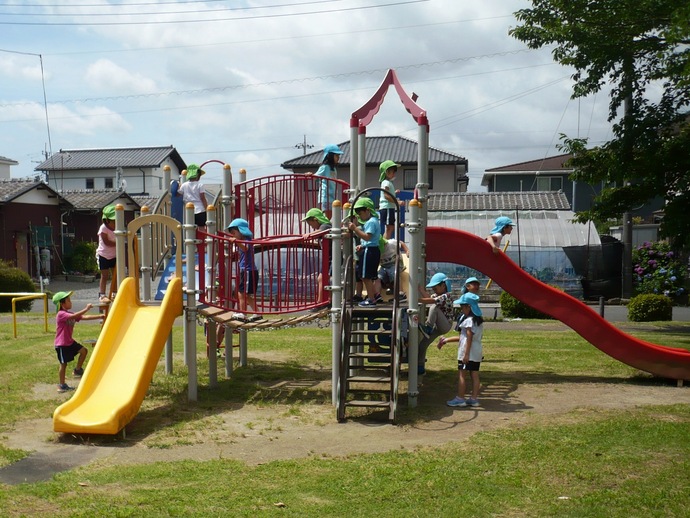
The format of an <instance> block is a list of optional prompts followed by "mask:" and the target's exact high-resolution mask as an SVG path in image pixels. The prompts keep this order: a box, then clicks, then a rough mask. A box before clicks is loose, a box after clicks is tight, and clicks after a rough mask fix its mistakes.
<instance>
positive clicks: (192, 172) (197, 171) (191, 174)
mask: <svg viewBox="0 0 690 518" xmlns="http://www.w3.org/2000/svg"><path fill="white" fill-rule="evenodd" d="M202 174H206V171H204V170H203V169H202V168H201V167H199V166H198V165H196V164H189V165H188V166H187V180H194V178H196V177H197V176H198V177H200V178H201V175H202Z"/></svg>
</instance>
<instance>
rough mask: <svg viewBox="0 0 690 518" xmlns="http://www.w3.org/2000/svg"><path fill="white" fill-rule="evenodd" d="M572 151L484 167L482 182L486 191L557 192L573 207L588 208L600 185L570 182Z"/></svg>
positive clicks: (575, 209)
mask: <svg viewBox="0 0 690 518" xmlns="http://www.w3.org/2000/svg"><path fill="white" fill-rule="evenodd" d="M570 158H572V155H571V154H563V155H556V156H550V157H544V158H540V159H537V160H529V161H526V162H519V163H517V164H510V165H505V166H501V167H494V168H492V169H487V170H486V171H484V175H483V176H482V185H483V186H484V187H486V188H487V190H488V191H489V192H505V191H508V192H558V191H561V192H563V193H564V194H565V196H566V198H567V199H568V203H570V206H571V207H572V209H573V211H575V212H578V211H583V210H587V209H589V208H590V207H591V205H592V198H593V197H594V196H595V195H596V194H598V193H599V192H600V191H601V186H592V185H589V184H586V183H583V182H573V181H572V180H571V179H570V175H571V174H572V172H573V168H572V167H570V166H569V165H568V160H570Z"/></svg>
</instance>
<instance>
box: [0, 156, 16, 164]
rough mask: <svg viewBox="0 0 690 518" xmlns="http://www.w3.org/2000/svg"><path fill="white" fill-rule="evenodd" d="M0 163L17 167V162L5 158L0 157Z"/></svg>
mask: <svg viewBox="0 0 690 518" xmlns="http://www.w3.org/2000/svg"><path fill="white" fill-rule="evenodd" d="M0 162H2V163H3V164H9V165H17V164H18V163H19V162H17V161H16V160H12V159H11V158H7V157H6V156H2V155H0Z"/></svg>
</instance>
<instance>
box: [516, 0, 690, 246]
mask: <svg viewBox="0 0 690 518" xmlns="http://www.w3.org/2000/svg"><path fill="white" fill-rule="evenodd" d="M532 6H533V7H532V8H530V9H523V10H520V11H518V12H517V13H516V17H517V19H518V21H519V22H521V25H519V26H518V27H516V28H514V29H513V30H511V31H510V33H511V35H512V36H514V37H515V38H517V39H518V40H520V41H523V42H525V43H526V44H527V45H528V46H529V47H530V48H540V47H544V46H553V51H552V55H553V58H554V60H555V61H557V62H558V63H561V64H562V65H566V66H571V67H573V68H574V69H575V73H574V74H573V80H574V85H573V97H574V98H577V97H584V96H587V95H591V94H595V93H597V92H599V91H600V90H601V89H602V88H603V87H604V86H605V85H610V86H611V93H610V98H609V114H608V118H609V121H610V122H612V123H613V139H612V140H610V141H609V142H607V143H605V144H604V145H602V146H600V147H595V148H589V147H588V146H587V141H586V139H571V138H568V137H567V136H566V135H562V136H561V137H562V140H563V144H562V146H561V147H562V148H563V150H564V151H566V152H569V153H572V154H573V159H572V160H571V163H570V165H571V166H572V167H573V168H574V173H573V175H572V178H573V179H574V180H578V181H583V182H587V183H592V184H595V183H599V182H604V183H605V185H607V187H606V188H605V189H603V190H602V192H601V194H600V195H598V196H597V198H596V199H595V200H594V203H593V205H592V208H591V209H590V210H588V211H585V212H581V213H578V215H577V217H578V220H579V221H588V220H594V221H601V220H605V219H609V218H617V217H620V215H621V214H622V213H623V212H626V211H629V210H631V209H633V208H635V207H637V206H640V205H643V204H645V203H646V202H648V201H649V200H651V199H653V198H656V197H663V198H664V200H665V202H666V207H665V217H664V220H663V223H662V227H661V233H662V235H663V236H667V237H673V238H675V240H676V242H675V245H676V246H679V247H682V246H687V245H690V218H687V217H679V216H681V215H683V214H684V213H687V207H690V153H688V149H690V115H689V111H690V109H689V106H690V22H689V21H688V20H690V3H688V2H687V0H597V1H592V0H533V1H532Z"/></svg>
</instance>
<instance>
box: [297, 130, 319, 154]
mask: <svg viewBox="0 0 690 518" xmlns="http://www.w3.org/2000/svg"><path fill="white" fill-rule="evenodd" d="M295 147H296V148H297V149H301V150H302V155H306V154H307V149H311V148H313V147H314V145H313V144H307V136H306V135H304V140H303V141H302V142H300V143H299V144H295Z"/></svg>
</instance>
